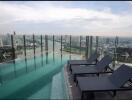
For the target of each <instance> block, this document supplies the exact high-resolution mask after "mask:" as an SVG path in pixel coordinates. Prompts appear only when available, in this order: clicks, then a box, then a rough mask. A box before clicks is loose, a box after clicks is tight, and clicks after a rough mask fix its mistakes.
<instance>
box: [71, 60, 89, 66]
mask: <svg viewBox="0 0 132 100" xmlns="http://www.w3.org/2000/svg"><path fill="white" fill-rule="evenodd" d="M90 63H91V62H88V60H70V61H69V64H71V65H81V64H90Z"/></svg>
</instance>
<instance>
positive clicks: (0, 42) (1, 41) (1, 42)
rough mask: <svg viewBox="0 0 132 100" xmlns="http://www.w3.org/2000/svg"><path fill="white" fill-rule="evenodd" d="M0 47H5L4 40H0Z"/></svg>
mask: <svg viewBox="0 0 132 100" xmlns="http://www.w3.org/2000/svg"><path fill="white" fill-rule="evenodd" d="M0 47H3V40H2V38H0Z"/></svg>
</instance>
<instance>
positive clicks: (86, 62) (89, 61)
mask: <svg viewBox="0 0 132 100" xmlns="http://www.w3.org/2000/svg"><path fill="white" fill-rule="evenodd" d="M97 58H98V54H97V53H94V54H92V55H91V56H90V57H89V59H87V60H69V61H68V63H67V65H68V67H69V70H71V66H72V65H95V64H96V63H97Z"/></svg>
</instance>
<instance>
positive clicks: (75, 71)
mask: <svg viewBox="0 0 132 100" xmlns="http://www.w3.org/2000/svg"><path fill="white" fill-rule="evenodd" d="M111 62H112V58H111V57H110V56H108V55H106V56H104V57H103V58H102V59H101V60H100V61H99V62H98V63H97V64H96V65H94V66H92V67H82V66H76V67H74V66H72V67H71V70H72V75H73V78H74V81H75V78H76V76H78V75H84V74H97V75H99V74H101V73H106V72H112V69H110V67H109V64H110V63H111ZM107 69H110V71H107Z"/></svg>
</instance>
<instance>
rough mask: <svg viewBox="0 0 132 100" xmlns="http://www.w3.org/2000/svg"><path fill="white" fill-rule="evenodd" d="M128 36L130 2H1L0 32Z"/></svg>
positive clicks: (130, 31)
mask: <svg viewBox="0 0 132 100" xmlns="http://www.w3.org/2000/svg"><path fill="white" fill-rule="evenodd" d="M13 31H16V33H17V34H33V33H34V34H72V35H105V36H106V35H107V36H108V35H110V36H115V35H118V36H132V2H131V1H58V2H57V1H38V2H37V1H21V2H20V1H6V2H5V1H1V2H0V34H6V33H13Z"/></svg>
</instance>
